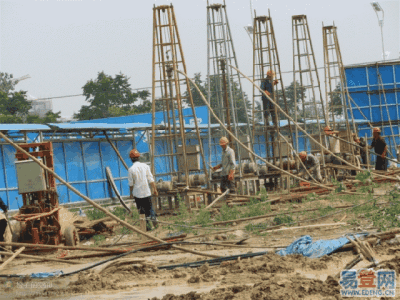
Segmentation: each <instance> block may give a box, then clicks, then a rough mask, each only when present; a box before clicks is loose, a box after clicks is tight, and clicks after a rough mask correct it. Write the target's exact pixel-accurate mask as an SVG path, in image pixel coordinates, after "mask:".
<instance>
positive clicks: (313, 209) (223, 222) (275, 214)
mask: <svg viewBox="0 0 400 300" xmlns="http://www.w3.org/2000/svg"><path fill="white" fill-rule="evenodd" d="M353 206H354V205H352V204H351V205H339V206H334V207H332V208H346V207H353ZM318 209H319V208H310V209H298V210H293V211H281V212H278V213H273V214H267V215H262V216H256V217H249V218H242V219H235V220H229V221H219V222H214V223H211V225H224V224H228V223H233V222H235V223H238V222H243V221H249V220H257V219H263V218H269V217H274V216H277V215H281V214H282V215H285V214H291V213H298V212H304V211H315V210H318ZM300 223H301V221H300Z"/></svg>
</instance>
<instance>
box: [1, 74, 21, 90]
mask: <svg viewBox="0 0 400 300" xmlns="http://www.w3.org/2000/svg"><path fill="white" fill-rule="evenodd" d="M16 83H17V82H16V81H14V80H13V75H12V74H8V73H3V72H0V91H1V92H5V93H7V94H8V93H9V92H10V91H13V90H14V87H15V84H16Z"/></svg>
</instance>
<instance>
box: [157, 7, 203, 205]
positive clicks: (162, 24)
mask: <svg viewBox="0 0 400 300" xmlns="http://www.w3.org/2000/svg"><path fill="white" fill-rule="evenodd" d="M177 70H182V71H183V72H184V73H185V74H187V71H186V64H185V59H184V55H183V50H182V45H181V41H180V37H179V32H178V27H177V23H176V19H175V14H174V8H173V6H172V4H171V5H162V6H157V7H156V6H154V8H153V83H152V127H153V128H152V129H153V130H152V136H151V166H152V172H153V174H154V175H155V177H156V180H159V179H160V178H161V180H163V181H164V182H163V183H159V184H158V185H159V190H160V191H161V192H165V193H166V194H165V193H164V194H163V193H161V194H160V195H161V196H162V195H164V196H165V195H167V196H168V201H169V208H172V203H171V201H172V200H171V195H172V194H174V193H175V195H177V194H178V193H179V194H180V195H181V196H182V197H185V195H186V196H187V194H185V192H184V191H182V189H184V190H187V188H186V187H193V186H200V185H205V184H207V185H208V186H209V180H208V178H209V176H208V169H207V165H206V160H205V157H204V150H203V144H202V140H201V136H200V130H199V126H198V121H197V117H196V112H195V107H194V104H193V98H192V94H191V90H190V86H189V81H188V80H187V79H186V78H185V77H183V76H180V75H179V73H178V72H177ZM156 87H160V96H156ZM185 92H186V93H185ZM183 95H187V97H186V98H185V97H184V96H183ZM184 99H186V100H188V101H187V103H188V104H189V107H190V108H191V110H192V115H191V116H187V115H183V100H184ZM156 111H162V114H163V123H164V128H163V130H157V131H156V129H155V128H156V127H155V125H156V124H155V122H156ZM188 117H190V118H193V119H194V124H195V133H192V130H193V129H190V130H187V129H185V118H188ZM189 138H191V139H197V141H198V144H197V145H189V144H188V139H189ZM200 155H201V158H202V165H200ZM156 166H157V168H158V169H162V171H161V173H158V174H156ZM193 172H196V174H193ZM199 172H203V175H201V174H200V175H199ZM191 173H192V174H191ZM185 188H186V189H185ZM158 200H159V201H158V204H159V205H161V198H160V197H159V199H158ZM175 200H176V199H175ZM186 201H187V202H188V199H186ZM189 207H190V206H189Z"/></svg>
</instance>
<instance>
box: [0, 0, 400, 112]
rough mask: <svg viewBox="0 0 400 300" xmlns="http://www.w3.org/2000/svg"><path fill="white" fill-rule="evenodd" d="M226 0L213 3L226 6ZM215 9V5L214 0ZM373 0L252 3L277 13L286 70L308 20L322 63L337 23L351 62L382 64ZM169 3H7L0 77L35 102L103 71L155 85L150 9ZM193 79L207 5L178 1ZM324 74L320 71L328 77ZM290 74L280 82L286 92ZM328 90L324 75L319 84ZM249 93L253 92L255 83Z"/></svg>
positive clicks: (60, 105)
mask: <svg viewBox="0 0 400 300" xmlns="http://www.w3.org/2000/svg"><path fill="white" fill-rule="evenodd" d="M222 1H223V0H220V1H214V2H215V3H221V2H222ZM211 2H213V1H211ZM370 2H371V1H369V0H336V1H325V0H313V1H302V0H297V1H295V0H290V1H284V0H268V1H267V0H253V9H256V10H257V15H267V14H268V9H270V10H271V17H272V20H273V24H274V29H275V35H276V39H277V45H278V51H279V56H280V60H281V69H282V71H291V70H292V69H293V65H292V64H293V58H292V29H291V16H292V15H300V14H306V15H307V18H308V22H309V26H310V32H311V38H312V42H313V47H314V51H315V55H316V59H317V66H318V67H323V52H322V22H323V23H324V25H332V22H333V21H334V22H335V25H336V26H337V28H338V36H339V42H340V47H341V51H342V57H343V61H344V63H345V64H346V65H347V64H357V63H364V62H372V61H378V60H381V57H382V56H381V54H382V44H381V32H380V27H379V26H378V20H377V17H376V14H375V12H374V10H373V9H372V6H371V4H370ZM169 3H171V1H168V0H163V1H161V0H81V1H78V0H75V1H74V0H70V1H68V0H64V1H62V0H47V1H46V0H14V1H0V18H1V22H0V26H1V27H0V33H1V34H0V71H2V72H8V73H12V74H14V76H15V77H20V76H23V75H26V74H29V75H30V76H31V78H30V79H27V80H24V81H21V82H20V83H19V84H18V85H17V87H16V89H17V90H20V89H22V90H27V91H28V93H29V94H31V95H34V96H35V97H37V98H45V97H56V96H64V95H75V94H81V93H82V86H83V85H84V84H85V83H86V82H87V81H88V80H90V79H94V78H96V77H97V73H98V72H100V71H104V72H105V73H106V74H110V75H113V76H114V75H115V74H117V73H119V72H122V73H123V74H125V75H128V76H129V77H130V78H131V79H130V83H131V85H132V88H140V87H150V86H151V80H152V73H151V72H152V65H151V64H152V61H151V59H152V26H153V24H152V20H153V18H152V17H153V10H152V7H153V5H154V4H155V5H157V6H158V5H163V4H169ZM172 3H173V5H174V9H175V14H176V19H177V23H178V29H179V33H180V36H181V41H182V46H183V51H184V55H185V59H186V63H187V70H188V73H189V75H190V76H193V74H194V73H197V72H201V73H202V77H203V79H204V78H205V75H206V73H207V27H206V17H207V10H206V5H207V2H206V0H174V1H172ZM379 3H380V4H381V6H382V8H383V10H384V11H385V22H384V27H383V34H384V41H385V51H390V57H389V59H398V58H399V52H400V38H399V36H400V28H399V27H400V23H399V2H398V1H379ZM226 5H227V12H228V18H229V23H230V25H231V32H232V37H233V41H234V45H235V48H236V49H235V50H236V54H237V59H238V63H239V68H240V69H241V70H242V71H243V72H244V73H245V74H247V75H252V44H251V41H250V39H249V36H248V35H247V33H246V31H245V30H244V28H243V26H245V25H248V24H250V23H251V15H250V0H235V1H233V0H226ZM321 75H323V73H321ZM291 78H292V77H291V75H290V74H288V75H285V76H284V77H283V79H284V83H285V85H289V84H290V82H291V81H292V80H291ZM320 80H321V84H322V85H323V77H320ZM244 88H245V91H246V92H247V93H248V94H251V89H250V88H249V85H248V84H245V85H244ZM83 104H85V101H84V97H83V96H80V97H73V98H64V99H54V100H53V110H54V111H61V113H62V115H63V116H70V115H72V114H73V113H74V112H77V111H78V110H79V108H80V106H81V105H83Z"/></svg>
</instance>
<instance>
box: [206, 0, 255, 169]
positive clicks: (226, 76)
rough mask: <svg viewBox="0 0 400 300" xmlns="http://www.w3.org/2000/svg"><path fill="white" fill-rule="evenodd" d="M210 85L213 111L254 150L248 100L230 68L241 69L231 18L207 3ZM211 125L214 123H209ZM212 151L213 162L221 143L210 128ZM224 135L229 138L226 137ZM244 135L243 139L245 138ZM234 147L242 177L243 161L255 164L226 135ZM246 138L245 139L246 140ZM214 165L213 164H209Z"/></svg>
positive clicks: (209, 90)
mask: <svg viewBox="0 0 400 300" xmlns="http://www.w3.org/2000/svg"><path fill="white" fill-rule="evenodd" d="M207 44H208V47H207V85H208V91H207V96H208V102H209V103H210V104H211V105H212V106H213V107H214V110H215V112H216V114H217V116H218V117H219V118H220V119H221V120H222V121H223V122H224V123H226V124H227V128H228V130H232V132H234V133H235V135H236V136H237V137H238V138H239V139H241V140H242V141H243V142H245V143H247V145H248V146H249V147H250V148H253V141H252V136H251V129H250V123H249V116H248V114H249V111H248V108H247V103H246V99H245V97H244V95H243V91H242V85H241V82H240V75H239V73H238V72H237V71H235V70H234V69H233V68H230V67H229V66H230V65H233V66H235V67H238V63H237V59H236V53H235V48H234V46H233V41H232V35H231V30H230V27H229V21H228V15H227V12H226V5H225V1H224V4H211V5H210V4H209V3H208V1H207ZM241 101H242V102H243V104H244V107H243V108H244V111H240V112H239V111H238V106H237V103H238V102H241ZM243 114H244V115H245V117H246V118H245V122H246V123H247V124H246V125H245V126H244V127H245V128H246V130H241V128H239V126H238V123H239V118H238V117H241V116H243ZM210 123H211V120H210ZM209 129H210V130H209V148H210V149H209V150H210V159H211V153H212V149H213V148H214V147H215V145H216V144H217V142H218V141H216V140H217V139H216V138H215V136H214V137H211V128H209ZM225 135H227V134H226V133H225ZM242 135H244V136H242ZM227 136H228V138H229V140H230V142H231V146H233V147H234V148H235V152H236V155H237V158H238V160H239V172H240V177H242V167H241V161H242V159H249V160H251V161H252V160H253V158H252V157H251V156H250V155H249V154H248V153H245V151H242V149H241V148H239V145H238V144H237V143H235V144H236V145H233V142H232V139H231V137H230V136H229V135H227ZM244 138H246V139H244ZM210 163H211V161H210Z"/></svg>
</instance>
